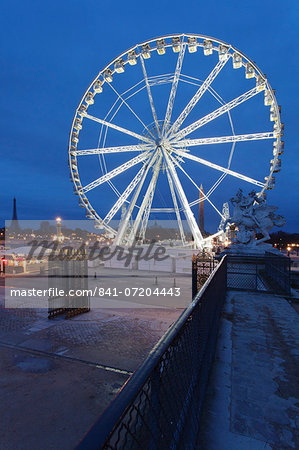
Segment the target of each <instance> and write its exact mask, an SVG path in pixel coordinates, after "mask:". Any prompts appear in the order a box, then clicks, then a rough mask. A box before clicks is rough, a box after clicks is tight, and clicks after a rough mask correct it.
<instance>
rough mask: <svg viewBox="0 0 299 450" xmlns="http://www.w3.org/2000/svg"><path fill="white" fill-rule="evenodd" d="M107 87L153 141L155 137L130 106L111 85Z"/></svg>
mask: <svg viewBox="0 0 299 450" xmlns="http://www.w3.org/2000/svg"><path fill="white" fill-rule="evenodd" d="M108 84H109V86H110V87H111V89H112V90H113V91H114V92H115V94H116V95H117V96H118V98H119V99H120V100H121V101H122V102H123V103H124V104H125V105H126V107H127V108H128V109H129V110H130V111H131V113H132V114H134V116H135V117H136V119H137V120H139V122H140V123H141V124H142V126H143V127H144V128H145V129H146V130H147V132H148V133H149V134H150V135H151V136H152V138H153V139H155V136H154V135H153V133H152V132H151V131H150V130H149V129H148V127H147V126H146V125H145V123H143V121H142V120H141V119H140V117H139V116H138V115H137V114H136V113H135V111H134V110H133V109H132V108H131V106H130V105H129V104H128V103H127V102H126V100H125V99H124V98H123V97H122V96H121V95H120V94H119V93H118V92H117V90H116V89H115V87H114V86H112V84H111V83H109V82H108Z"/></svg>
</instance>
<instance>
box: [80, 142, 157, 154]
mask: <svg viewBox="0 0 299 450" xmlns="http://www.w3.org/2000/svg"><path fill="white" fill-rule="evenodd" d="M152 148H154V147H152ZM147 150H151V147H150V146H149V145H147V144H139V145H123V146H121V147H104V148H89V149H86V150H73V151H72V154H74V155H76V156H85V155H102V154H104V153H124V152H144V151H147Z"/></svg>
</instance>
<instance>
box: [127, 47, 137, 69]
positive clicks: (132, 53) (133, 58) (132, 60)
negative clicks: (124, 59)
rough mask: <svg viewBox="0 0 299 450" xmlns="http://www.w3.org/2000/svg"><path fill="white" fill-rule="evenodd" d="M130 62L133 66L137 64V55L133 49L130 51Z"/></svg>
mask: <svg viewBox="0 0 299 450" xmlns="http://www.w3.org/2000/svg"><path fill="white" fill-rule="evenodd" d="M128 63H129V64H130V65H131V66H135V64H137V56H136V52H135V50H132V51H130V52H129V53H128Z"/></svg>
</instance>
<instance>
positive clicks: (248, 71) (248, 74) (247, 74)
mask: <svg viewBox="0 0 299 450" xmlns="http://www.w3.org/2000/svg"><path fill="white" fill-rule="evenodd" d="M254 75H255V71H254V68H253V67H252V65H251V64H250V63H246V65H245V78H253V77H254Z"/></svg>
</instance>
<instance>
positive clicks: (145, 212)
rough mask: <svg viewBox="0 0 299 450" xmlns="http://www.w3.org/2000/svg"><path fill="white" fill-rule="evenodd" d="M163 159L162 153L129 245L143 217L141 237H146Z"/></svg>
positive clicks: (137, 217) (135, 221) (156, 164)
mask: <svg viewBox="0 0 299 450" xmlns="http://www.w3.org/2000/svg"><path fill="white" fill-rule="evenodd" d="M161 160H162V155H161V154H160V157H159V158H158V161H157V162H156V163H155V166H154V169H153V176H152V179H151V181H150V184H149V185H148V188H147V191H146V194H145V196H144V198H143V200H142V203H141V206H140V209H139V211H138V214H137V216H136V219H135V220H134V225H133V228H132V230H131V233H130V236H129V239H128V244H129V245H131V244H132V243H133V242H134V237H135V236H136V234H137V231H138V228H139V224H140V221H141V219H142V223H141V227H140V237H141V238H142V239H144V237H145V232H146V227H147V223H148V218H149V214H150V210H151V206H152V202H153V198H154V193H155V187H156V183H157V179H158V176H159V171H160V167H161Z"/></svg>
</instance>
